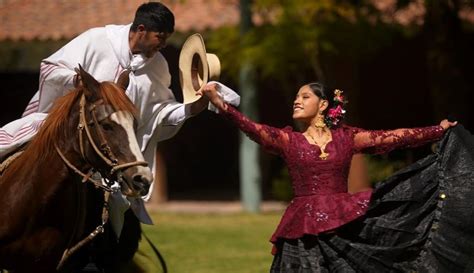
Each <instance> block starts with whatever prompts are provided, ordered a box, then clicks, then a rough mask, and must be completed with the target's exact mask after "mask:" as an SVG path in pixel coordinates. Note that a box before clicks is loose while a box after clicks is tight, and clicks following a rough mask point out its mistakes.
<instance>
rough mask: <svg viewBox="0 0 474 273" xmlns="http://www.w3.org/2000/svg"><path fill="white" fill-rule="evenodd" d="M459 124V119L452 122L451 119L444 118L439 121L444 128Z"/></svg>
mask: <svg viewBox="0 0 474 273" xmlns="http://www.w3.org/2000/svg"><path fill="white" fill-rule="evenodd" d="M457 124H458V122H457V121H454V122H451V121H449V120H447V119H443V120H442V121H441V122H440V123H439V125H440V126H441V127H443V129H444V130H447V129H449V127H453V126H456V125H457Z"/></svg>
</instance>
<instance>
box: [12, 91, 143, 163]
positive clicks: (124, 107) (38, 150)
mask: <svg viewBox="0 0 474 273" xmlns="http://www.w3.org/2000/svg"><path fill="white" fill-rule="evenodd" d="M99 90H100V91H99V92H100V94H98V96H99V98H101V99H102V100H103V101H104V104H109V105H111V106H112V107H113V108H114V110H115V111H127V112H130V113H132V114H133V115H134V117H136V115H137V111H136V109H135V106H134V105H133V103H132V102H131V101H130V99H129V98H128V97H127V96H126V94H125V92H124V91H123V90H122V89H121V88H120V87H118V86H117V85H116V84H114V83H111V82H102V83H100V87H99ZM83 93H84V89H83V87H80V88H77V89H74V90H72V91H70V92H69V93H68V94H67V95H65V96H63V97H60V98H58V99H57V100H56V101H55V102H54V105H53V107H52V109H51V111H50V112H49V113H48V116H47V118H46V119H45V121H44V122H43V124H42V125H41V127H40V129H39V131H38V133H37V134H36V136H35V137H34V138H33V139H32V140H31V142H30V143H29V144H28V146H27V148H26V149H25V151H24V152H23V154H22V156H21V157H20V158H18V159H17V160H16V161H22V162H21V163H20V162H17V163H18V164H12V166H11V167H12V168H13V167H14V165H15V166H17V167H18V168H26V169H28V168H30V167H32V166H33V165H34V164H35V163H36V161H37V160H47V159H50V158H51V156H52V155H53V154H54V153H56V148H55V145H56V144H58V143H61V141H64V140H66V137H68V133H69V135H70V132H68V130H75V132H72V133H73V134H77V129H76V127H72V128H68V120H69V118H70V115H71V113H72V111H74V110H75V111H79V109H78V108H75V107H73V106H74V105H75V104H78V101H79V99H80V98H81V96H82V94H83ZM86 111H87V110H86ZM74 122H75V124H76V122H77V121H74ZM68 141H69V140H68Z"/></svg>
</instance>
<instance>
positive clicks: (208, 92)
mask: <svg viewBox="0 0 474 273" xmlns="http://www.w3.org/2000/svg"><path fill="white" fill-rule="evenodd" d="M218 88H219V85H217V84H216V83H208V84H207V85H206V86H204V88H203V89H202V90H200V91H197V92H196V96H203V95H204V96H206V97H207V98H209V100H210V101H211V103H212V104H214V106H216V107H217V108H219V109H221V110H227V105H226V104H225V103H224V100H223V99H222V98H221V96H219V92H218V91H217V90H218Z"/></svg>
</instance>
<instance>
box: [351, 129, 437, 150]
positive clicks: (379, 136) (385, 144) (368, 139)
mask: <svg viewBox="0 0 474 273" xmlns="http://www.w3.org/2000/svg"><path fill="white" fill-rule="evenodd" d="M351 130H352V133H353V139H354V153H370V154H383V153H388V152H390V151H392V150H394V149H399V148H409V147H417V146H421V145H423V144H426V143H430V142H434V141H436V140H438V139H440V138H441V137H442V136H443V133H444V129H443V128H442V127H441V126H439V125H437V126H429V127H420V128H411V129H396V130H387V131H386V130H374V131H369V130H364V129H360V128H354V127H351Z"/></svg>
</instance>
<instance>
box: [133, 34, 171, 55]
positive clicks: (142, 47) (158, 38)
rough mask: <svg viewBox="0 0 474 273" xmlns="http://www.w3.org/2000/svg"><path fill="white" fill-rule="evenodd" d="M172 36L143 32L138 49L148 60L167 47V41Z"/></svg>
mask: <svg viewBox="0 0 474 273" xmlns="http://www.w3.org/2000/svg"><path fill="white" fill-rule="evenodd" d="M170 36H171V33H167V32H154V31H143V32H142V35H141V36H140V38H139V40H138V43H137V48H138V49H139V51H140V52H141V53H142V54H143V55H145V57H147V58H151V57H153V56H155V54H156V53H157V52H158V51H159V50H160V49H162V48H164V47H165V46H166V40H167V39H168V38H169V37H170Z"/></svg>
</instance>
